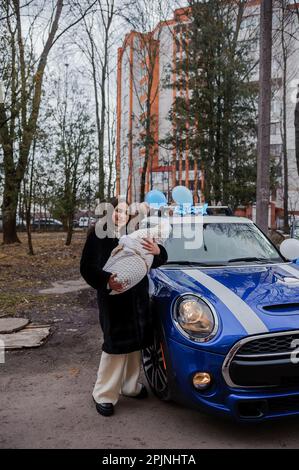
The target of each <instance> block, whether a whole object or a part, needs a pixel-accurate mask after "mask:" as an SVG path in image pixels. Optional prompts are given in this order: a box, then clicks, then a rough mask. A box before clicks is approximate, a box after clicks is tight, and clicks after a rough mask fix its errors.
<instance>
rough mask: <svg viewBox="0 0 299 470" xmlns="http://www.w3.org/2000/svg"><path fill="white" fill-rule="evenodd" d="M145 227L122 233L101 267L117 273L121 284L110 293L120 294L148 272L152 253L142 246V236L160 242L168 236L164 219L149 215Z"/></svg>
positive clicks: (168, 230)
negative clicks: (120, 288)
mask: <svg viewBox="0 0 299 470" xmlns="http://www.w3.org/2000/svg"><path fill="white" fill-rule="evenodd" d="M144 222H145V223H146V224H147V228H141V229H139V230H136V231H135V232H132V233H131V234H129V235H123V236H122V237H121V238H120V239H119V244H118V246H117V247H116V248H114V250H113V251H112V252H111V255H110V258H109V259H108V261H107V263H106V264H105V266H104V267H103V269H104V270H105V271H109V272H111V273H114V274H116V275H117V278H116V280H117V281H118V282H120V283H121V284H122V285H123V289H122V290H121V291H118V292H116V291H111V292H110V295H115V294H120V293H122V292H125V291H126V290H128V289H131V287H133V286H135V285H136V284H138V282H140V281H141V279H143V277H144V276H145V275H146V274H147V273H148V272H149V270H150V268H151V265H152V262H153V255H152V254H151V253H149V252H148V251H147V250H146V249H145V248H144V247H143V246H142V243H141V241H142V239H143V238H153V239H154V240H155V241H156V242H159V243H162V241H163V240H165V239H166V238H168V237H169V235H170V232H171V226H170V224H169V222H168V220H166V219H161V218H160V217H149V218H147V219H146V220H145V221H143V224H144Z"/></svg>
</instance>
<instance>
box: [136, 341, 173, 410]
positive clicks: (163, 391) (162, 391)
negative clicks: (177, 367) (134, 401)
mask: <svg viewBox="0 0 299 470" xmlns="http://www.w3.org/2000/svg"><path fill="white" fill-rule="evenodd" d="M142 365H143V370H144V374H145V376H146V379H147V381H148V384H149V386H150V388H151V390H152V392H153V393H154V395H156V397H158V398H160V400H163V401H170V392H169V384H168V376H167V370H166V363H165V356H164V352H163V345H162V341H161V340H160V337H159V335H158V333H156V334H155V338H154V343H153V344H152V346H149V347H148V348H146V349H143V351H142Z"/></svg>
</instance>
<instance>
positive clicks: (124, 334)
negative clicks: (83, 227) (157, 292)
mask: <svg viewBox="0 0 299 470" xmlns="http://www.w3.org/2000/svg"><path fill="white" fill-rule="evenodd" d="M117 245H118V238H110V237H105V238H99V237H97V235H96V233H95V231H94V230H92V231H91V232H90V233H89V235H88V236H87V239H86V243H85V246H84V248H83V252H82V257H81V262H80V272H81V275H82V277H83V278H84V279H85V281H86V282H87V283H88V284H89V285H90V286H92V287H93V288H94V289H97V298H98V306H99V317H100V324H101V327H102V330H103V333H104V343H103V345H102V349H103V351H105V352H106V353H109V354H127V353H130V352H133V351H139V350H141V349H143V348H145V347H147V346H150V345H151V344H152V341H153V322H152V316H151V311H150V305H149V294H148V277H147V276H145V277H144V278H143V279H142V280H141V281H140V282H139V283H138V284H137V285H136V286H134V287H132V288H131V289H129V290H127V291H126V292H123V293H122V294H117V295H108V294H109V292H110V290H109V289H107V283H108V280H109V277H110V275H111V273H109V272H106V271H103V269H102V267H103V266H104V265H105V263H106V261H107V260H108V258H109V256H110V254H111V251H112V250H113V248H115V247H116V246H117ZM159 248H160V254H159V255H156V256H154V260H153V264H152V268H157V267H159V266H160V265H161V264H164V263H165V262H166V261H167V252H166V250H165V248H164V247H163V246H162V245H159Z"/></svg>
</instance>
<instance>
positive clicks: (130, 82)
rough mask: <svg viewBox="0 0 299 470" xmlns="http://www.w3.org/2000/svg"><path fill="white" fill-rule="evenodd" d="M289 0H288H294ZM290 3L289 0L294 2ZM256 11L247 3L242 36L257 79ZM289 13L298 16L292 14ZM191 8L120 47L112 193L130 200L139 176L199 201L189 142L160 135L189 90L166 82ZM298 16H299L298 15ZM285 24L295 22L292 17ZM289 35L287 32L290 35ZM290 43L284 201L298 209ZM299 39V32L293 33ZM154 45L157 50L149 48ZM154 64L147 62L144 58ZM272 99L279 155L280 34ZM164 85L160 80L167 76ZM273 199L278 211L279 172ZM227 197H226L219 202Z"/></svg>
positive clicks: (274, 146)
mask: <svg viewBox="0 0 299 470" xmlns="http://www.w3.org/2000/svg"><path fill="white" fill-rule="evenodd" d="M291 3H292V2H291ZM293 3H294V2H293ZM259 15H260V0H251V1H250V2H248V4H247V7H246V10H245V13H244V17H243V21H242V24H241V33H240V40H248V41H250V44H251V47H250V49H251V54H252V55H253V57H254V58H256V62H257V65H256V67H255V69H254V71H253V74H252V77H251V80H252V81H256V82H257V81H258V78H259V67H258V57H259V41H258V29H259ZM294 19H296V18H295V15H294ZM188 21H189V20H188V9H187V8H183V9H178V10H175V11H174V13H173V18H171V19H169V20H167V21H163V22H160V23H159V24H158V25H157V26H156V28H155V29H154V30H153V31H151V32H148V33H147V34H142V33H139V32H136V31H132V32H131V33H129V34H128V35H127V36H126V37H125V40H124V43H123V46H122V47H121V48H119V50H118V75H117V157H116V170H117V193H118V194H123V195H126V196H127V197H128V198H129V200H139V198H140V186H141V181H142V176H143V178H144V180H145V192H147V191H148V190H150V189H151V188H155V189H160V190H162V191H163V192H164V193H165V194H169V192H170V191H171V189H172V187H173V186H175V185H176V184H183V185H186V186H188V187H189V188H190V189H191V190H192V191H193V193H194V197H195V199H196V200H197V201H203V191H202V190H203V185H204V181H203V177H202V173H201V169H200V168H198V167H197V166H196V163H194V161H193V159H190V158H188V148H186V149H185V150H181V149H179V148H178V147H177V148H175V149H173V148H172V149H170V148H169V146H167V144H165V145H163V144H161V142H163V139H165V138H166V137H167V135H169V134H170V133H171V131H173V129H172V128H171V126H172V125H173V124H172V123H171V121H170V119H169V112H170V110H171V108H172V105H173V103H174V100H175V97H176V96H177V94H178V93H180V94H181V96H183V93H187V92H188V90H177V89H175V88H174V87H173V88H172V87H171V86H169V83H171V82H172V83H175V82H176V79H177V77H175V74H174V72H173V71H174V70H175V63H176V61H177V60H178V59H179V58H180V57H182V56H183V54H184V53H185V52H184V50H182V48H181V47H180V38H181V37H182V35H183V34H184V32H185V31H186V29H187V27H188ZM297 21H298V20H297ZM279 22H280V16H279V13H278V12H277V11H276V10H275V11H274V15H273V28H275V29H277V30H279V29H280V27H279ZM287 28H292V25H291V24H288V25H287ZM289 37H291V34H290V35H289ZM293 39H294V40H293V42H292V41H289V42H288V48H289V57H288V64H287V70H286V83H287V86H286V97H285V98H286V111H287V116H286V121H287V129H286V131H287V134H286V135H287V138H286V145H287V154H288V166H289V168H288V181H289V208H290V210H291V211H292V212H298V214H299V178H298V172H297V165H296V159H295V129H294V108H295V102H296V91H297V85H298V84H299V47H298V45H299V41H297V39H296V38H293ZM298 39H299V38H298ZM152 47H154V49H155V54H154V55H153V54H152V55H151V53H150V52H149V51H151V50H152ZM148 61H150V64H151V67H149V62H148ZM149 70H150V71H151V75H152V76H151V85H152V86H151V88H150V92H149V90H148V87H147V84H148V78H149V77H148V72H149ZM272 77H273V99H272V111H271V154H272V155H273V156H275V158H276V159H277V162H279V161H280V160H281V159H282V151H283V140H282V109H283V108H282V103H283V98H284V97H283V68H282V51H281V47H280V43H279V38H278V39H277V35H276V39H275V40H274V45H273V66H272ZM166 82H167V83H168V86H165V83H166ZM149 95H150V103H151V106H150V113H151V117H152V119H151V126H153V128H152V135H154V142H152V144H151V145H150V146H149V147H150V150H148V152H149V154H148V155H147V160H148V164H147V171H146V172H145V171H144V160H145V155H146V149H145V146H144V145H143V143H142V142H143V139H142V136H144V132H145V129H144V123H143V117H144V115H145V114H146V109H145V106H146V103H147V97H148V96H149ZM271 198H272V202H274V203H275V204H274V205H275V207H276V209H277V217H279V216H280V215H281V214H280V212H281V208H282V207H283V173H282V174H281V175H279V176H278V186H277V189H276V191H273V193H272V195H271ZM223 202H225V201H223Z"/></svg>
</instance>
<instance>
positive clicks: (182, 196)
mask: <svg viewBox="0 0 299 470" xmlns="http://www.w3.org/2000/svg"><path fill="white" fill-rule="evenodd" d="M171 194H172V199H173V200H174V201H175V202H176V203H177V204H192V203H193V197H192V193H191V191H190V189H188V188H186V187H185V186H175V188H173V190H172V193H171Z"/></svg>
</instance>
